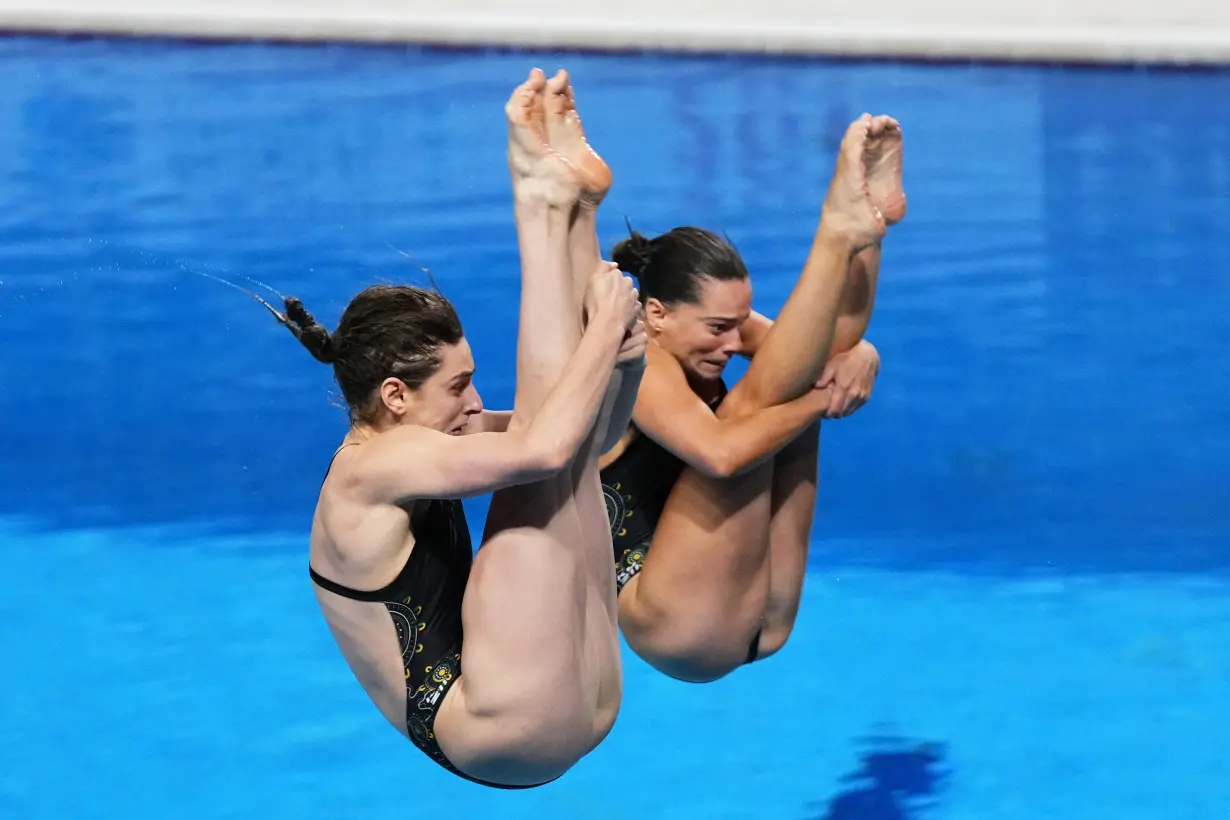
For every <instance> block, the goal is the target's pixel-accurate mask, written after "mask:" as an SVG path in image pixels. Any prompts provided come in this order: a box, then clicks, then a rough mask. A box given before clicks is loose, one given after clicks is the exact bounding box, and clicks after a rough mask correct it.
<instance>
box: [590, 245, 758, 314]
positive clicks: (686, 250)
mask: <svg viewBox="0 0 1230 820" xmlns="http://www.w3.org/2000/svg"><path fill="white" fill-rule="evenodd" d="M629 231H630V234H631V235H630V236H629V237H628V238H627V239H625V240H623V241H621V242H620V243H619V244H618V245H616V246H615V247H614V249H612V251H611V261H612V262H614V263H615V264H617V265H619V269H620V270H622V271H623V272H624V273H627V274H629V275H631V276H635V277H636V282H637V289H638V290H639V291H640V294H641V302H642V303H644V302H647V301H648V300H649V299H657V300H658V301H659V302H661V303H662V304H664V305H666V306H667V307H672V306H674V305H678V304H696V303H698V302H699V301H700V293H701V287H702V286H703V283H704V280H705V279H717V280H721V281H732V280H744V279H747V278H748V276H747V266H746V265H744V264H743V259H742V258H741V257H740V256H739V252H738V251H736V250H735V248H734V246H733V245H731V244H730V243H729V242H727V241H726V240H725V239H723V238H722V237H720V236H718V235H717V234H715V233H713V232H712V231H706V230H705V229H704V228H693V227H689V226H684V227H680V228H674V229H672V230H669V231H667V232H666V233H664V234H662V235H661V236H657V237H654V238H653V239H649V238H647V237H645V236H643V235H642V234H639V233H637V232H636V231H633V230H631V228H629Z"/></svg>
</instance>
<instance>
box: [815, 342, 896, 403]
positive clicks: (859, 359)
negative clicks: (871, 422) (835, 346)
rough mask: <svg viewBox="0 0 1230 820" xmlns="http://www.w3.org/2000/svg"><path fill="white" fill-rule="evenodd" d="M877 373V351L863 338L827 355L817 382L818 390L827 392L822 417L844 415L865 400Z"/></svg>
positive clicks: (878, 370) (878, 360)
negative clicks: (850, 346)
mask: <svg viewBox="0 0 1230 820" xmlns="http://www.w3.org/2000/svg"><path fill="white" fill-rule="evenodd" d="M879 374H880V353H879V351H877V350H876V349H875V345H873V344H872V343H871V342H869V341H867V340H865V339H864V340H862V341H860V342H859V343H858V344H856V345H855V346H854V347H852V348H850V349H849V350H847V351H846V352H845V353H838V354H837V355H836V356H834V357H833V358H831V359H829V363H828V364H827V365H825V368H824V372H823V373H821V374H820V379H819V380H818V381H817V382H816V389H817V390H822V391H825V392H827V393H828V394H829V397H828V408H827V409H826V410H825V412H824V418H826V419H841V418H845V417H846V416H848V415H850V414H851V413H853V412H854V411H856V410H858V409H859V408H860V407H862V406H863V405H864V404H866V403H867V401H868V399H870V398H871V390H872V388H873V387H874V386H875V382H876V377H877V376H878V375H879Z"/></svg>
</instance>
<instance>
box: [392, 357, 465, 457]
mask: <svg viewBox="0 0 1230 820" xmlns="http://www.w3.org/2000/svg"><path fill="white" fill-rule="evenodd" d="M439 355H440V366H439V368H437V369H436V372H435V373H433V374H431V377H430V378H429V379H427V381H425V382H423V384H422V385H420V386H419V388H418V389H417V390H411V389H410V388H407V387H406V386H405V385H404V384H402V383H401V382H400V381H398V380H397V379H386V380H385V382H384V384H383V385H382V386H381V391H382V397H383V398H384V401H385V404H386V406H388V407H389V409H390V410H393V411H394V413H395V415H396V416H397V417H398V419H399V423H401V424H417V425H419V426H421V427H430V428H431V429H433V430H439V431H440V432H441V433H449V434H450V435H454V436H459V435H462V434H464V433H465V432H466V427H467V425H468V424H469V421H470V417H471V416H473V415H475V414H477V413H481V412H482V409H483V400H482V399H481V398H480V397H479V395H478V390H477V389H476V388H475V387H474V380H473V379H474V356H473V354H472V353H471V352H470V343H469V342H467V341H466V340H465V339H462V340H461V341H460V342H458V343H457V344H455V345H445V346H444V347H442V348H441V349H440V354H439Z"/></svg>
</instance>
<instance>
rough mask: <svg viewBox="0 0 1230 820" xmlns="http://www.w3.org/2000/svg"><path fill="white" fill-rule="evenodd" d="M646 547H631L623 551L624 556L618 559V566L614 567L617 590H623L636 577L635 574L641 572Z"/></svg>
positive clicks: (643, 545)
mask: <svg viewBox="0 0 1230 820" xmlns="http://www.w3.org/2000/svg"><path fill="white" fill-rule="evenodd" d="M648 549H649V548H648V546H647V545H645V544H642V545H641V546H639V547H633V548H632V549H629V550H624V554H623V555H622V556H621V557H620V560H619V564H618V565H617V566H616V567H615V583H616V588H617V589H623V588H624V584H626V583H628V582H629V581H631V580H632V579H633V578H635V577H636V574H637V573H638V572H640V571H641V567H642V566H643V565H644V564H645V553H646V552H647V551H648Z"/></svg>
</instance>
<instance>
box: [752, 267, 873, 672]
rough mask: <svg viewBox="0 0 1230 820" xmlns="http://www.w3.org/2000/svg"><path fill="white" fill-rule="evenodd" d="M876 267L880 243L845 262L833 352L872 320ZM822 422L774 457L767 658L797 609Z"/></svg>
mask: <svg viewBox="0 0 1230 820" xmlns="http://www.w3.org/2000/svg"><path fill="white" fill-rule="evenodd" d="M879 272H880V248H879V247H878V246H873V247H870V248H867V249H866V250H864V251H863V252H862V253H860V254H859V255H858V256H856V257H855V258H854V260H853V262H852V263H851V265H850V278H849V280H848V281H847V283H846V293H845V295H844V296H843V297H842V309H841V316H840V317H839V318H838V320H837V332H836V334H835V337H834V340H833V353H834V355H836V354H838V353H844V352H845V351H847V350H849V349H850V348H852V347H854V345H856V344H858V342H859V340H860V339H862V338H863V334H864V333H866V331H867V326H868V324H870V322H871V311H872V308H873V307H874V305H875V291H876V284H877V282H878V280H879ZM820 435H821V427H820V423H819V422H817V423H816V424H815V426H813V427H811V428H809V429H808V430H806V431H804V432H803V433H802V435H800V436H799V437H798V438H797V439H795V440H794V441H792V442H791V443H790V444H789V445H787V446H786V448H785V449H783V450H782V451H781V452H780V453H778V454H777V458H775V459H774V461H773V489H772V502H771V507H772V512H771V513H770V516H771V517H770V519H769V593H768V601H767V602H766V604H765V612H764V620H763V625H762V629H761V634H760V639H759V641H758V642H757V644H758V645H757V646H756V658H757V659H758V660H759V659H760V658H767V657H768V656H769V655H772V654H774V653H775V652H777V651H779V650H780V649H781V648H782V647H783V646H784V645H785V644H786V640H787V638H789V637H790V632H791V631H792V630H793V629H794V621H795V618H796V616H797V615H798V612H799V599H800V598H801V597H802V594H803V579H804V578H805V577H806V574H807V553H808V548H809V546H810V545H811V529H812V521H813V519H814V517H815V513H816V489H817V481H818V472H819V471H818V462H819V456H820Z"/></svg>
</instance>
